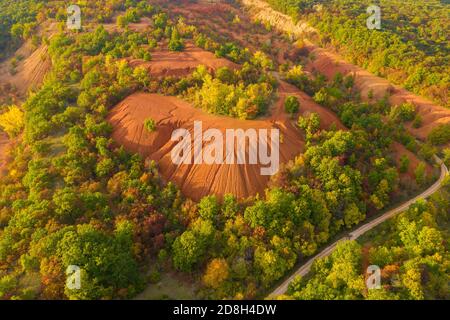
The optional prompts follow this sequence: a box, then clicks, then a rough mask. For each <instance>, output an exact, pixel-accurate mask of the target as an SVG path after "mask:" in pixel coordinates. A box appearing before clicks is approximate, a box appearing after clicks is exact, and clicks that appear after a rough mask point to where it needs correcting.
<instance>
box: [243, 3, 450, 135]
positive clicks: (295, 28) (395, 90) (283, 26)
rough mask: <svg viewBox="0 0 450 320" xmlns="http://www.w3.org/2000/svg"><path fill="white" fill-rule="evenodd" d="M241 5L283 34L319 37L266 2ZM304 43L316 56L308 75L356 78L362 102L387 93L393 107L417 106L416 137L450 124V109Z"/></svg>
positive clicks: (309, 43)
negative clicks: (321, 74)
mask: <svg viewBox="0 0 450 320" xmlns="http://www.w3.org/2000/svg"><path fill="white" fill-rule="evenodd" d="M241 2H242V4H243V5H244V6H245V7H246V8H247V9H248V11H249V13H250V14H251V15H252V16H253V17H254V18H255V19H260V20H262V21H266V22H269V23H270V24H272V25H273V26H274V27H275V28H276V29H278V30H280V31H283V32H286V33H288V34H292V35H293V36H295V37H297V38H302V39H303V38H305V37H307V38H308V37H309V36H310V35H313V34H317V30H315V29H314V28H311V27H309V26H307V25H305V23H304V22H301V21H300V22H299V23H297V24H295V23H294V22H293V21H292V19H291V18H290V17H289V16H287V15H284V14H282V13H280V12H277V11H275V10H273V9H272V8H271V7H270V6H269V5H267V3H266V2H264V1H261V0H242V1H241ZM305 43H307V44H308V50H309V52H310V53H312V54H313V56H314V59H313V60H312V61H311V62H310V63H309V65H308V66H307V67H306V70H307V71H313V70H317V71H319V72H321V73H323V74H325V75H326V76H327V77H329V78H331V77H333V76H334V75H335V74H336V73H337V72H341V73H342V74H343V75H355V86H356V88H357V89H358V90H360V91H361V96H362V98H363V99H366V100H367V95H368V93H369V91H371V90H372V91H373V94H374V98H375V99H381V98H383V97H384V95H385V94H386V93H390V98H389V101H390V103H391V104H394V105H395V104H401V103H404V102H411V103H413V104H414V105H416V108H417V111H418V113H419V114H420V115H421V116H422V119H423V125H422V127H421V128H418V129H414V128H412V127H411V126H408V129H409V130H410V132H411V133H412V134H413V135H414V136H415V137H417V138H419V139H421V140H424V139H425V138H426V137H427V136H428V134H429V133H430V131H431V130H432V129H433V128H434V127H436V126H437V125H439V124H443V123H450V109H446V108H444V107H442V106H439V105H436V104H434V103H433V102H431V101H429V100H427V99H425V98H422V97H420V96H418V95H415V94H413V93H411V92H409V91H407V90H405V89H403V88H401V87H398V86H395V85H392V84H391V83H390V82H389V81H387V80H386V79H384V78H381V77H377V76H375V75H373V74H371V73H370V72H368V71H366V70H364V69H363V68H360V67H358V66H355V65H353V64H351V63H348V62H346V61H345V60H344V59H342V58H341V57H340V56H339V55H337V54H335V53H333V52H330V51H329V50H326V49H323V48H319V47H317V46H316V45H314V44H312V43H311V42H308V41H305Z"/></svg>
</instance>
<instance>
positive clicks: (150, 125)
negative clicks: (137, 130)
mask: <svg viewBox="0 0 450 320" xmlns="http://www.w3.org/2000/svg"><path fill="white" fill-rule="evenodd" d="M144 127H145V129H147V131H148V132H153V131H155V130H156V122H155V120H153V119H150V118H149V119H146V120H145V121H144Z"/></svg>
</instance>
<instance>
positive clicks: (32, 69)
mask: <svg viewBox="0 0 450 320" xmlns="http://www.w3.org/2000/svg"><path fill="white" fill-rule="evenodd" d="M56 32H57V24H56V23H44V24H43V25H41V26H40V27H39V28H38V30H37V34H38V35H41V36H46V37H49V38H51V37H52V36H53V35H54V34H56ZM14 56H15V57H18V56H21V57H23V59H22V60H21V61H18V64H17V67H16V74H14V75H12V74H11V73H10V69H11V62H10V60H6V61H4V62H3V63H1V64H0V84H3V85H5V84H10V85H12V86H13V87H15V88H16V89H17V92H18V93H19V94H20V95H24V94H26V93H27V91H28V90H29V89H33V88H36V87H37V86H39V85H40V84H42V82H43V80H44V77H45V75H46V74H47V72H48V71H49V70H50V68H51V60H50V57H49V56H48V46H47V45H45V44H41V45H40V46H39V47H38V48H35V47H34V46H33V45H32V44H31V40H27V41H26V42H25V43H24V44H23V45H22V46H21V47H20V48H19V49H18V50H17V51H16V52H15V54H14Z"/></svg>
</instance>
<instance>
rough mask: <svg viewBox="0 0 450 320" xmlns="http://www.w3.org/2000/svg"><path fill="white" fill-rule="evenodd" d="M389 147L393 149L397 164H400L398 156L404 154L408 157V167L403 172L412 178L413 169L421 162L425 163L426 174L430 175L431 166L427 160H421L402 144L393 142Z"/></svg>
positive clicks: (413, 177) (431, 171)
mask: <svg viewBox="0 0 450 320" xmlns="http://www.w3.org/2000/svg"><path fill="white" fill-rule="evenodd" d="M391 148H392V150H393V151H394V157H395V161H396V163H397V165H400V158H401V157H402V156H404V155H405V156H407V157H408V158H409V167H408V171H407V172H406V173H405V174H407V175H409V176H410V177H411V178H412V179H415V175H414V171H415V170H416V168H417V166H418V165H419V163H421V162H423V163H425V166H426V167H425V171H426V173H427V175H429V176H430V175H432V174H433V167H432V166H431V165H430V164H429V163H428V162H425V161H421V160H420V159H419V158H418V157H417V156H416V155H415V154H414V153H412V152H411V151H409V150H408V149H406V148H405V147H404V146H403V145H402V144H400V143H398V142H394V143H392V147H391Z"/></svg>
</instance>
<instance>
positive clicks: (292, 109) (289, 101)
mask: <svg viewBox="0 0 450 320" xmlns="http://www.w3.org/2000/svg"><path fill="white" fill-rule="evenodd" d="M299 107H300V103H299V102H298V99H297V97H295V96H289V97H287V98H286V100H285V101H284V110H285V111H286V112H287V113H289V114H291V115H293V114H294V113H297V112H298V110H299Z"/></svg>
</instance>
